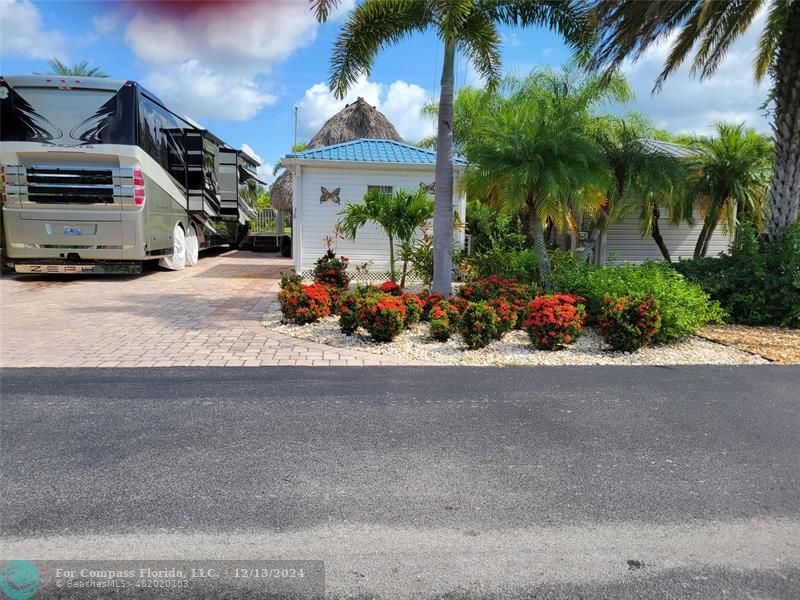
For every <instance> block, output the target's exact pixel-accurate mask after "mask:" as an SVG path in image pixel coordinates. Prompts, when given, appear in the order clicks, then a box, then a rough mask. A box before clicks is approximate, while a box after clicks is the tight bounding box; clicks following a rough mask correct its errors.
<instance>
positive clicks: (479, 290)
mask: <svg viewBox="0 0 800 600" xmlns="http://www.w3.org/2000/svg"><path fill="white" fill-rule="evenodd" d="M537 293H538V289H537V288H536V287H535V286H533V285H529V284H526V283H519V282H518V281H517V280H516V279H512V278H510V277H509V278H503V277H498V276H497V275H490V276H489V277H485V278H484V279H481V280H479V281H476V282H475V283H472V284H467V285H464V286H462V287H461V289H460V290H459V291H458V294H459V296H461V297H462V298H465V299H466V300H469V301H471V302H487V301H490V300H496V299H497V298H505V300H506V301H507V302H508V303H509V305H510V306H511V310H512V311H513V312H514V313H516V314H517V317H518V318H517V322H516V323H515V324H514V327H512V329H516V328H522V325H523V321H524V318H525V311H526V309H527V306H528V303H529V302H530V301H531V300H532V299H533V298H534V297H535V296H536V294H537Z"/></svg>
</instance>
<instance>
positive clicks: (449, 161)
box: [311, 0, 591, 295]
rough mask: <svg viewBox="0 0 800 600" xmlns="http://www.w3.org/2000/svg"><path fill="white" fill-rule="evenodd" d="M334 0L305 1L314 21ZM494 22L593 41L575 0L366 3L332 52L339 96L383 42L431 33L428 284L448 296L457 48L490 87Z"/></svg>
mask: <svg viewBox="0 0 800 600" xmlns="http://www.w3.org/2000/svg"><path fill="white" fill-rule="evenodd" d="M338 3H339V0H311V4H312V8H313V10H315V11H316V14H317V18H318V19H319V20H320V21H324V20H326V19H327V17H328V14H329V12H330V10H331V9H332V8H333V7H334V6H336V5H337V4H338ZM498 25H517V26H523V27H524V26H532V25H543V26H546V27H549V28H550V29H554V30H556V31H557V32H558V33H560V34H561V35H562V36H563V37H564V38H565V40H566V41H567V43H568V44H569V45H570V46H571V47H572V48H574V49H584V48H586V47H587V45H588V44H589V43H590V41H591V34H590V27H589V26H588V22H587V20H586V18H585V13H584V7H583V2H581V1H580V0H543V1H541V2H530V1H529V0H364V1H363V2H361V3H360V4H358V5H357V6H356V7H355V8H354V9H353V11H352V12H351V13H350V15H349V17H348V19H347V22H346V23H345V25H344V27H343V29H342V31H341V33H340V34H339V37H338V38H337V40H336V44H335V47H334V51H333V57H332V59H331V77H330V86H331V89H332V90H333V91H334V92H335V94H336V96H337V97H339V98H341V97H343V96H344V95H345V93H346V92H347V89H348V87H350V85H352V84H353V83H354V82H355V81H356V80H357V79H358V78H359V76H361V74H362V73H366V74H369V72H370V69H371V67H372V63H373V61H374V59H375V56H376V55H377V54H378V53H379V52H380V51H381V49H382V48H384V47H385V46H389V45H393V44H397V43H399V42H400V41H401V40H403V39H405V38H407V37H409V36H411V35H412V34H415V33H423V32H424V31H427V30H433V31H434V32H435V33H436V35H437V37H438V38H439V39H440V40H441V41H442V46H443V51H444V59H443V61H442V76H441V86H440V89H441V91H440V94H439V114H438V132H437V141H436V192H435V202H436V210H435V216H434V222H433V235H434V279H433V289H434V291H436V292H441V293H444V294H447V295H450V294H451V293H452V265H453V263H452V237H451V231H452V229H453V140H452V133H453V132H452V125H453V87H454V80H455V77H454V71H455V69H454V65H455V55H456V52H457V51H460V52H463V53H464V54H465V55H466V56H467V57H468V59H469V60H470V61H472V64H473V65H474V66H475V68H476V70H477V71H478V73H479V74H480V75H481V76H482V77H483V78H485V79H486V81H487V84H488V86H489V87H490V88H492V87H494V86H495V85H496V84H497V83H498V81H499V79H500V62H501V57H500V35H499V32H498V30H497V27H498Z"/></svg>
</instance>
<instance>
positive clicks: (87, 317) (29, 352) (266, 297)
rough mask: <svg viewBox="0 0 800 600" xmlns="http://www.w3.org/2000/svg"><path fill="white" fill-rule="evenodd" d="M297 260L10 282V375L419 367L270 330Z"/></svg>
mask: <svg viewBox="0 0 800 600" xmlns="http://www.w3.org/2000/svg"><path fill="white" fill-rule="evenodd" d="M290 268H291V263H290V261H289V259H285V258H279V257H276V256H274V255H265V254H254V253H251V252H239V251H233V252H227V253H225V254H222V255H218V256H210V257H204V258H202V259H201V260H200V263H199V264H198V266H196V267H192V268H187V269H185V270H183V271H179V272H170V271H153V272H148V273H144V274H142V275H137V276H126V277H116V276H105V277H103V276H89V277H82V278H79V277H70V278H68V279H67V278H61V279H59V278H53V277H51V278H44V277H36V278H31V277H3V278H2V279H0V302H2V309H0V366H3V367H173V366H254V367H255V366H265V365H310V366H332V365H348V366H351V365H359V366H360V365H378V364H394V365H397V364H411V363H408V362H407V361H401V360H399V359H393V358H391V357H385V356H380V355H377V354H371V353H366V352H359V351H357V350H352V351H351V350H343V349H340V348H333V347H330V346H325V345H322V344H317V343H315V342H310V341H306V340H299V339H297V338H294V337H291V336H286V335H282V334H279V333H277V332H274V331H270V330H268V329H266V328H264V327H262V326H261V324H260V320H261V316H262V315H263V313H264V311H265V310H266V307H267V306H268V305H269V303H270V302H272V301H273V300H274V298H275V294H276V291H277V285H276V284H277V280H278V277H279V273H280V272H281V271H285V270H288V269H290Z"/></svg>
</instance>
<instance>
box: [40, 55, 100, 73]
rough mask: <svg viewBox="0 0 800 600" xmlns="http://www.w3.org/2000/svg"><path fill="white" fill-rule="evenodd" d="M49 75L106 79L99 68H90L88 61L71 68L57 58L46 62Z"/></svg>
mask: <svg viewBox="0 0 800 600" xmlns="http://www.w3.org/2000/svg"><path fill="white" fill-rule="evenodd" d="M47 65H48V66H49V67H50V74H51V75H64V76H67V77H108V75H107V74H106V73H104V72H103V71H101V70H100V68H99V67H90V66H89V61H88V60H82V61H81V62H79V63H75V64H74V65H72V66H69V65H65V64H64V63H63V62H61V61H60V60H59V59H58V58H51V59H50V60H48V61H47Z"/></svg>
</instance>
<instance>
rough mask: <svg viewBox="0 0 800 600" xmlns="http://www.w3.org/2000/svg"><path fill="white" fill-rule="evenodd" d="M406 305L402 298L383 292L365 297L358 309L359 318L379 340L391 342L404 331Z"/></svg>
mask: <svg viewBox="0 0 800 600" xmlns="http://www.w3.org/2000/svg"><path fill="white" fill-rule="evenodd" d="M405 319H406V305H405V304H404V303H403V300H402V299H401V298H398V297H397V296H390V295H388V294H382V295H380V296H373V295H369V296H366V297H365V298H364V300H363V301H362V302H361V305H360V307H359V310H358V320H359V323H360V324H361V326H362V327H364V329H366V330H367V331H368V332H369V334H370V335H371V336H372V338H373V339H374V340H375V341H378V342H391V341H392V340H393V339H394V338H396V337H397V335H398V334H399V333H400V332H401V331H403V325H404V323H405Z"/></svg>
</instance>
